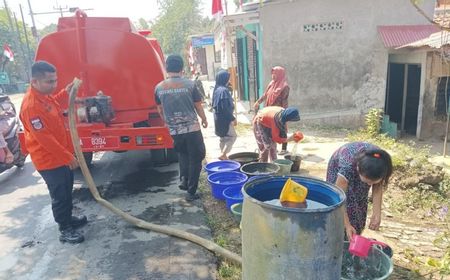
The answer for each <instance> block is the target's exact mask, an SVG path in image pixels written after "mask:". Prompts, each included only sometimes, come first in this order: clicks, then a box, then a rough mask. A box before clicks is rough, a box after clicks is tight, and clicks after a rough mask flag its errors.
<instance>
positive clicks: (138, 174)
mask: <svg viewBox="0 0 450 280" xmlns="http://www.w3.org/2000/svg"><path fill="white" fill-rule="evenodd" d="M177 175H178V171H165V172H160V171H158V170H156V169H153V168H147V169H139V170H137V171H135V172H131V173H129V174H126V175H124V176H123V177H122V178H120V179H118V180H112V181H107V182H104V183H102V184H100V185H97V189H98V191H99V193H100V195H101V196H102V197H103V198H105V199H111V198H115V197H118V196H124V195H135V194H139V193H144V192H146V193H159V192H164V191H165V189H166V188H167V187H169V186H170V185H171V183H172V181H173V178H176V177H177ZM73 198H74V199H76V200H79V201H86V200H93V197H92V195H91V193H90V191H89V189H88V188H87V186H86V185H83V186H82V187H81V188H76V189H74V192H73Z"/></svg>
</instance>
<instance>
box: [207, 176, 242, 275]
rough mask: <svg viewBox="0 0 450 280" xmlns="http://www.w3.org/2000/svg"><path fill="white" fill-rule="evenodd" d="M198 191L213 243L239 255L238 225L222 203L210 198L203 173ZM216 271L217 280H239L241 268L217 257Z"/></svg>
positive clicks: (239, 235)
mask: <svg viewBox="0 0 450 280" xmlns="http://www.w3.org/2000/svg"><path fill="white" fill-rule="evenodd" d="M199 191H200V193H201V194H202V202H203V208H204V210H205V214H206V223H207V224H208V226H209V227H210V229H211V233H212V237H213V240H214V242H215V243H216V244H218V245H219V246H221V247H223V248H225V249H227V250H230V251H232V252H234V253H236V254H238V255H240V254H241V232H240V229H239V223H238V222H236V221H235V220H234V218H233V216H232V215H233V214H232V213H231V212H229V211H228V210H227V208H226V206H225V202H224V201H220V200H216V199H214V198H213V197H212V195H211V190H210V187H209V185H208V181H207V175H206V173H205V172H202V174H201V175H200V180H199ZM217 269H218V280H235V279H236V280H237V279H241V268H240V267H239V266H237V265H234V264H232V263H230V262H228V261H227V260H225V259H223V258H221V257H218V262H217Z"/></svg>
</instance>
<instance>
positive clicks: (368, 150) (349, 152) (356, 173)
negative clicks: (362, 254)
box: [327, 142, 392, 240]
mask: <svg viewBox="0 0 450 280" xmlns="http://www.w3.org/2000/svg"><path fill="white" fill-rule="evenodd" d="M391 174H392V160H391V156H390V155H389V154H388V153H387V152H386V151H384V150H382V149H380V148H378V147H377V146H374V145H372V144H369V143H366V142H353V143H348V144H345V145H343V146H342V147H340V148H339V149H338V150H336V151H335V152H334V154H333V155H332V156H331V159H330V161H329V162H328V169H327V181H328V182H329V183H332V184H335V185H336V186H338V187H339V188H341V189H342V190H344V191H345V194H346V195H347V206H346V207H347V211H345V214H344V226H345V232H346V235H347V239H348V240H351V238H352V235H353V234H361V233H362V231H363V230H364V227H365V226H366V219H367V205H368V195H369V189H370V187H372V200H373V207H372V208H373V209H372V217H371V219H370V224H369V228H370V229H372V230H378V229H379V227H380V222H381V202H382V197H383V186H386V185H387V183H388V181H389V177H390V176H391Z"/></svg>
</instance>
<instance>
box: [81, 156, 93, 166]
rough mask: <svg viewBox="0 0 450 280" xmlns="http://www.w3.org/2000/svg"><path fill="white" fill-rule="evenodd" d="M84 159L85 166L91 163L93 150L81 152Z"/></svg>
mask: <svg viewBox="0 0 450 280" xmlns="http://www.w3.org/2000/svg"><path fill="white" fill-rule="evenodd" d="M83 156H84V160H85V161H86V164H87V166H89V167H90V166H91V165H92V158H93V156H94V153H93V152H83Z"/></svg>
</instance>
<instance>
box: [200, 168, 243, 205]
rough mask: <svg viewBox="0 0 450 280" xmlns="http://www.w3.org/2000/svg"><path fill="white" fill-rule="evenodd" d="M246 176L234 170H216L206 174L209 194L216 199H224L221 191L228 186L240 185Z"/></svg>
mask: <svg viewBox="0 0 450 280" xmlns="http://www.w3.org/2000/svg"><path fill="white" fill-rule="evenodd" d="M247 179H248V177H247V175H245V174H242V173H240V172H236V171H226V172H216V173H213V174H211V175H209V176H208V183H209V185H210V186H211V194H212V196H213V197H214V198H216V199H221V200H224V199H225V197H224V196H223V191H224V190H225V189H226V188H228V187H242V186H243V185H244V183H245V182H246V181H247Z"/></svg>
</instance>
